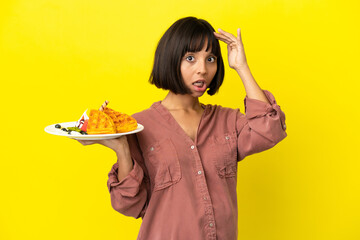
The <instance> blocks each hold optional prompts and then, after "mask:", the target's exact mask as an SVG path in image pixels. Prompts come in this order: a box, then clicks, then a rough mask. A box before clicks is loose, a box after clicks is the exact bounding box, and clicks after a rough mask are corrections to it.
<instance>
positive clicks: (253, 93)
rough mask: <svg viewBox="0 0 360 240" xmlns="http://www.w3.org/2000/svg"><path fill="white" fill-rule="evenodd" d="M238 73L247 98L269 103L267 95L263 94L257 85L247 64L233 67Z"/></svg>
mask: <svg viewBox="0 0 360 240" xmlns="http://www.w3.org/2000/svg"><path fill="white" fill-rule="evenodd" d="M235 70H236V72H237V73H238V74H239V76H240V78H241V80H242V82H243V84H244V87H245V91H246V95H247V96H248V97H249V98H252V99H257V100H260V101H263V102H267V103H270V102H269V100H268V99H267V97H266V96H265V94H264V92H263V91H262V89H261V88H260V87H259V85H258V84H257V82H256V81H255V79H254V77H253V75H252V74H251V71H250V68H249V66H248V65H246V66H242V67H239V68H237V69H235Z"/></svg>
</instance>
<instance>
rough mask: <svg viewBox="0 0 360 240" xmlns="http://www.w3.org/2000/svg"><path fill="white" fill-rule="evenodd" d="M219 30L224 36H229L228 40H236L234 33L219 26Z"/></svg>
mask: <svg viewBox="0 0 360 240" xmlns="http://www.w3.org/2000/svg"><path fill="white" fill-rule="evenodd" d="M219 32H220V33H222V34H223V35H224V36H226V37H227V38H229V39H230V40H234V41H236V40H237V39H236V37H235V36H234V35H232V34H231V33H228V32H226V31H224V30H222V29H221V28H219Z"/></svg>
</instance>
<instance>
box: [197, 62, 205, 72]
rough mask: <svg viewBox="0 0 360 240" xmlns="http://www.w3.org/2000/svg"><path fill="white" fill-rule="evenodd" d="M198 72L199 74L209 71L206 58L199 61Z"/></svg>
mask: <svg viewBox="0 0 360 240" xmlns="http://www.w3.org/2000/svg"><path fill="white" fill-rule="evenodd" d="M197 72H198V73H199V74H206V73H207V66H206V61H205V60H201V61H198V64H197Z"/></svg>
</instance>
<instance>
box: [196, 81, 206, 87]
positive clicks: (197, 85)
mask: <svg viewBox="0 0 360 240" xmlns="http://www.w3.org/2000/svg"><path fill="white" fill-rule="evenodd" d="M204 84H205V82H204V81H196V82H194V83H193V85H194V86H196V87H200V88H201V87H203V86H204Z"/></svg>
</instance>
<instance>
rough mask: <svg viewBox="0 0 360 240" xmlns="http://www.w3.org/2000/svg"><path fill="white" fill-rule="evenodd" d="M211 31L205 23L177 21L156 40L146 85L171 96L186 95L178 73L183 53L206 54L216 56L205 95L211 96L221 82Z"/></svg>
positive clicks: (221, 65) (190, 19) (192, 19)
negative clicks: (204, 52)
mask: <svg viewBox="0 0 360 240" xmlns="http://www.w3.org/2000/svg"><path fill="white" fill-rule="evenodd" d="M214 32H215V30H214V28H213V27H212V26H211V25H210V24H209V23H208V22H207V21H205V20H203V19H197V18H195V17H186V18H182V19H179V20H177V21H176V22H175V23H174V24H173V25H171V27H170V28H169V29H168V30H167V31H166V32H165V34H164V35H163V36H162V38H161V39H160V41H159V43H158V46H157V48H156V52H155V59H154V66H153V70H152V73H151V75H150V79H149V82H150V83H151V84H154V85H155V86H156V87H158V88H162V89H165V90H170V91H171V92H173V93H175V94H190V93H191V91H190V89H189V88H188V87H186V85H185V83H184V81H183V79H182V76H181V71H180V64H181V60H182V58H183V57H184V56H185V54H186V53H187V52H199V51H201V50H202V49H203V47H204V45H205V44H206V51H208V50H209V49H211V53H212V54H214V55H215V56H216V57H217V71H216V74H215V76H214V78H213V79H212V81H211V83H210V85H209V90H208V91H207V93H208V94H209V95H214V94H215V93H216V92H217V91H218V90H219V88H220V86H221V84H222V82H223V80H224V74H225V73H224V62H223V59H222V56H221V50H220V45H219V41H218V40H217V39H216V38H215V35H214Z"/></svg>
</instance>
